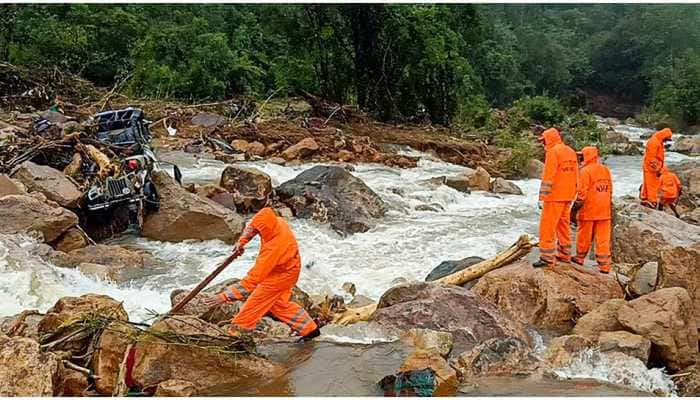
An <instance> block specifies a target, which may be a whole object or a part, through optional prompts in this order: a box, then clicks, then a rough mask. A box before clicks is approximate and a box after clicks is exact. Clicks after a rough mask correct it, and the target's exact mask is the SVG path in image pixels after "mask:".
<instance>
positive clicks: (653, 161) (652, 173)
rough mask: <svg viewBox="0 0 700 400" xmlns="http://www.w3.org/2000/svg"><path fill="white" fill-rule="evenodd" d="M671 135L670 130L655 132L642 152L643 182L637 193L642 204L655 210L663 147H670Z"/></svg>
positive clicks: (663, 154) (663, 152)
mask: <svg viewBox="0 0 700 400" xmlns="http://www.w3.org/2000/svg"><path fill="white" fill-rule="evenodd" d="M672 135H673V133H672V132H671V130H670V129H668V128H664V129H662V130H660V131H658V132H656V133H655V134H654V135H653V136H652V137H651V138H650V139H649V140H648V141H647V146H646V150H645V151H644V161H643V165H642V167H643V170H644V181H643V183H642V189H641V191H640V193H639V198H640V199H641V200H642V204H643V205H645V206H647V207H652V208H655V207H656V205H657V199H658V192H659V185H660V184H661V182H660V178H661V170H662V169H663V167H664V165H665V164H664V158H665V149H664V148H665V147H670V145H671V136H672Z"/></svg>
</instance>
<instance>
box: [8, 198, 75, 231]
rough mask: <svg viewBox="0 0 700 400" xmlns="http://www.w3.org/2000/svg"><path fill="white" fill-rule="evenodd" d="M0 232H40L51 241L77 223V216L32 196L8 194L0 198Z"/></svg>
mask: <svg viewBox="0 0 700 400" xmlns="http://www.w3.org/2000/svg"><path fill="white" fill-rule="evenodd" d="M0 221H3V222H2V224H0V233H31V232H36V233H40V234H41V235H42V236H43V240H44V241H45V242H53V241H54V240H56V239H57V238H58V237H60V236H61V234H62V233H63V232H65V231H67V230H68V229H70V228H72V227H74V226H76V225H77V224H78V216H77V215H75V214H74V213H72V212H70V211H68V210H66V209H65V208H61V207H54V206H51V205H48V204H46V203H44V202H42V201H39V200H37V199H36V198H34V197H32V196H26V195H8V196H4V197H2V198H0Z"/></svg>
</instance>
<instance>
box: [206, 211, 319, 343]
mask: <svg viewBox="0 0 700 400" xmlns="http://www.w3.org/2000/svg"><path fill="white" fill-rule="evenodd" d="M255 235H260V239H261V245H260V252H259V253H258V258H257V259H256V260H255V265H254V266H253V268H251V270H250V271H248V275H246V277H245V278H243V280H241V281H240V282H238V283H236V284H234V285H232V286H230V287H228V288H226V289H225V290H224V291H223V292H222V293H219V294H218V295H216V296H215V297H213V298H211V299H209V300H208V303H209V304H210V305H216V304H223V303H227V302H233V301H245V304H243V307H242V308H241V310H240V311H239V312H238V314H237V315H236V316H235V317H234V318H233V320H231V328H230V329H229V334H231V335H232V336H238V335H239V332H240V331H253V330H254V329H255V328H256V326H257V324H258V322H259V321H260V320H261V319H262V318H263V317H264V316H265V314H267V313H268V312H270V313H271V314H272V315H273V316H274V317H275V318H277V319H279V320H280V321H282V322H284V323H285V324H287V325H289V327H290V328H291V330H292V331H293V332H294V333H295V334H296V335H298V336H301V337H302V340H309V339H313V338H315V337H317V336H319V335H320V331H319V327H318V325H317V324H316V322H315V321H314V320H313V319H311V316H310V315H309V313H307V312H306V310H304V309H303V308H302V307H301V306H300V305H299V304H297V303H295V302H293V301H290V297H291V295H292V288H294V285H296V283H297V281H298V280H299V273H300V271H301V257H300V256H299V247H298V245H297V241H296V238H295V237H294V233H292V230H291V229H290V228H289V225H287V223H286V222H285V221H284V219H282V218H280V217H278V216H277V215H276V214H275V212H274V211H273V210H272V208H269V207H265V208H263V209H262V210H260V211H259V212H258V213H257V214H255V216H254V217H253V219H252V220H251V222H250V224H248V226H247V227H246V228H245V230H244V231H243V234H242V235H241V237H240V239H239V240H238V243H237V244H236V245H235V246H234V248H233V252H234V253H235V254H237V255H240V254H243V248H244V247H245V245H246V244H247V243H248V242H250V240H251V239H253V237H255Z"/></svg>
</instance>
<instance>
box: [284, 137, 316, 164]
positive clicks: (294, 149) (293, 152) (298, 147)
mask: <svg viewBox="0 0 700 400" xmlns="http://www.w3.org/2000/svg"><path fill="white" fill-rule="evenodd" d="M318 149H319V146H318V143H316V141H315V140H314V139H313V138H304V139H302V140H300V141H299V142H298V143H297V144H295V145H292V146H290V147H288V148H287V149H285V150H284V151H283V152H282V158H284V159H285V160H296V159H299V158H305V157H308V156H310V155H312V154H314V153H315V152H317V151H318Z"/></svg>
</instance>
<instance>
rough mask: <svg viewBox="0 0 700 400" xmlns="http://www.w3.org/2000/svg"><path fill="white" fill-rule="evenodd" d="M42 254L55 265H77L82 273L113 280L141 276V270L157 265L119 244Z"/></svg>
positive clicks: (135, 251)
mask: <svg viewBox="0 0 700 400" xmlns="http://www.w3.org/2000/svg"><path fill="white" fill-rule="evenodd" d="M41 256H43V257H44V258H45V259H47V260H48V261H50V262H52V263H53V264H54V265H56V266H59V267H63V268H77V269H78V270H80V271H81V272H82V273H83V274H85V275H88V276H95V277H98V278H100V279H105V280H111V281H115V282H125V281H128V280H130V279H133V278H137V277H139V276H142V274H143V270H144V269H146V268H151V267H155V266H157V265H158V262H157V261H156V259H155V258H153V256H151V255H150V254H148V253H147V252H145V251H143V250H131V249H127V248H125V247H122V246H119V245H106V244H96V245H91V246H87V247H82V248H79V249H75V250H72V251H70V252H69V253H64V252H61V251H52V252H51V251H49V252H47V253H46V254H41Z"/></svg>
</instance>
